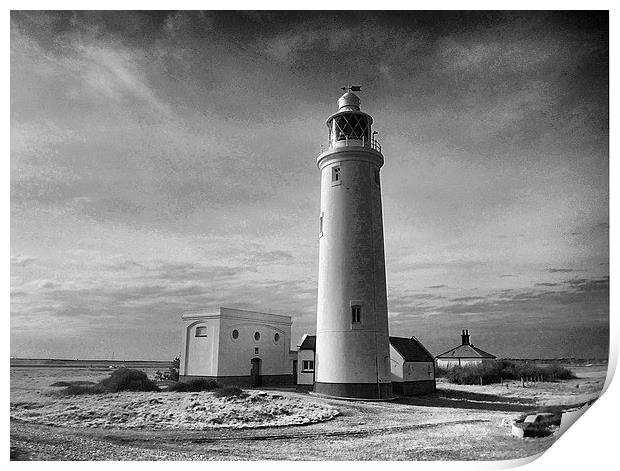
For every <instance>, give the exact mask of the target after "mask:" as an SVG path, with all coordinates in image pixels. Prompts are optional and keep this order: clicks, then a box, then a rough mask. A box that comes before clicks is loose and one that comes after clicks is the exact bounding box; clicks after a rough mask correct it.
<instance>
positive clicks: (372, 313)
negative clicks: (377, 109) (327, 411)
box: [314, 87, 392, 399]
mask: <svg viewBox="0 0 620 471" xmlns="http://www.w3.org/2000/svg"><path fill="white" fill-rule="evenodd" d="M343 90H345V93H344V94H343V95H342V96H341V97H340V99H339V100H338V111H337V112H336V113H334V114H332V115H331V116H330V117H329V118H327V121H326V124H327V129H328V136H329V145H328V148H327V150H325V151H324V152H322V153H321V154H320V155H319V156H318V158H317V166H318V167H319V170H320V171H321V208H320V216H319V277H318V285H319V286H318V301H317V331H316V334H317V335H316V359H315V383H314V392H315V393H317V394H322V395H326V396H334V397H343V398H353V399H389V398H391V397H392V383H391V380H390V377H391V373H390V369H391V367H390V347H389V334H388V316H387V289H386V279H385V254H384V248H383V216H382V209H381V173H380V170H381V167H382V165H383V154H382V153H381V146H380V145H379V143H378V142H377V141H376V140H375V139H374V133H373V131H372V123H373V120H372V117H371V116H370V115H368V114H367V113H364V112H363V111H361V109H360V103H361V101H360V99H359V97H358V96H357V95H355V93H353V92H354V91H360V87H348V88H344V89H343Z"/></svg>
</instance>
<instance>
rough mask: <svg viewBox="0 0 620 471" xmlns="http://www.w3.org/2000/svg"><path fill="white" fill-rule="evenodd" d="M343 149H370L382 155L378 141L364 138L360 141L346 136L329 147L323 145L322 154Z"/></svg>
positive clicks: (332, 142)
mask: <svg viewBox="0 0 620 471" xmlns="http://www.w3.org/2000/svg"><path fill="white" fill-rule="evenodd" d="M341 147H368V148H370V149H372V150H376V151H377V152H379V153H381V144H380V143H379V141H377V140H376V139H365V138H364V137H362V138H361V139H358V138H349V137H348V136H344V137H343V138H340V139H339V140H337V141H330V143H329V144H328V145H327V146H324V145H323V144H321V151H320V154H322V153H323V152H325V151H329V150H333V149H338V148H341Z"/></svg>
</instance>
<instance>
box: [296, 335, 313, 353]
mask: <svg viewBox="0 0 620 471" xmlns="http://www.w3.org/2000/svg"><path fill="white" fill-rule="evenodd" d="M299 349H300V350H312V351H313V352H314V351H316V335H304V339H303V342H301V345H300V346H299Z"/></svg>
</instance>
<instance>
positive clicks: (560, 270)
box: [547, 268, 579, 273]
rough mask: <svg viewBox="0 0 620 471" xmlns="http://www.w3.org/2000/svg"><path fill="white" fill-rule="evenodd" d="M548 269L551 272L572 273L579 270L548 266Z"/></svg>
mask: <svg viewBox="0 0 620 471" xmlns="http://www.w3.org/2000/svg"><path fill="white" fill-rule="evenodd" d="M547 271H548V272H549V273H572V272H574V271H579V270H575V269H573V268H547Z"/></svg>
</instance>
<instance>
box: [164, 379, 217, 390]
mask: <svg viewBox="0 0 620 471" xmlns="http://www.w3.org/2000/svg"><path fill="white" fill-rule="evenodd" d="M221 387H222V385H221V384H220V383H218V382H217V381H215V380H213V379H192V380H190V381H187V382H182V383H175V384H173V385H171V386H170V387H169V388H168V391H175V392H199V391H212V390H214V389H220V388H221Z"/></svg>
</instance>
